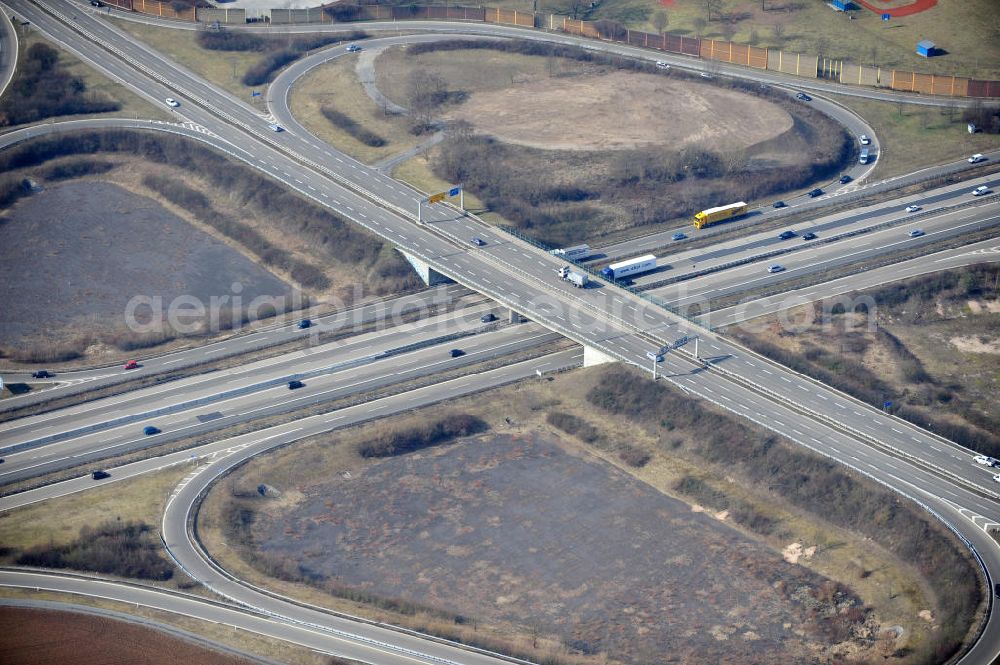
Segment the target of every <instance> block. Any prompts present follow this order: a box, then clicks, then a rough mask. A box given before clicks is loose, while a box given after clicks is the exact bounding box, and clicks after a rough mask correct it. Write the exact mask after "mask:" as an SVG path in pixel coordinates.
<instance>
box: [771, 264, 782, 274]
mask: <svg viewBox="0 0 1000 665" xmlns="http://www.w3.org/2000/svg"><path fill="white" fill-rule="evenodd" d="M784 269H785V266H783V265H779V264H777V263H775V264H774V265H773V266H768V267H767V271H768V272H769V273H776V272H781V271H782V270H784Z"/></svg>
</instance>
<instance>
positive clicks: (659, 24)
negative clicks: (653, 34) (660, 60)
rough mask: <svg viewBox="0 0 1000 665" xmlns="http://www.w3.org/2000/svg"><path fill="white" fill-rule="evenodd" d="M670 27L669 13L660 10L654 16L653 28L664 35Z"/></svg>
mask: <svg viewBox="0 0 1000 665" xmlns="http://www.w3.org/2000/svg"><path fill="white" fill-rule="evenodd" d="M668 25H670V17H668V16H667V12H665V11H663V10H662V9H660V10H658V11H657V12H655V13H654V14H653V27H654V28H656V31H657V32H658V33H660V34H661V35H662V34H663V31H664V30H666V29H667V26H668Z"/></svg>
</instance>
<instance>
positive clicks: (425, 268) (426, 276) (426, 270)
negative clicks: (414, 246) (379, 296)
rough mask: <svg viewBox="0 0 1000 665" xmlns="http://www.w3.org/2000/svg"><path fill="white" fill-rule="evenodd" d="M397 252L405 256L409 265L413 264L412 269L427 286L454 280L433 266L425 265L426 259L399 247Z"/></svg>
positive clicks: (448, 282)
mask: <svg viewBox="0 0 1000 665" xmlns="http://www.w3.org/2000/svg"><path fill="white" fill-rule="evenodd" d="M397 249H399V248H397ZM399 253H400V254H402V255H403V256H405V257H406V260H407V261H409V262H410V265H411V266H413V269H414V270H416V271H417V274H418V275H420V279H422V280H423V282H424V284H426V285H427V286H437V285H438V284H450V283H452V282H453V281H454V280H453V279H451V278H450V277H447V276H445V275H442V274H441V273H439V272H438V271H437V270H434V268H431V267H430V266H429V265H427V262H426V261H423V260H422V259H418V258H417V257H415V256H413V255H412V254H407V253H406V252H404V251H403V250H401V249H399Z"/></svg>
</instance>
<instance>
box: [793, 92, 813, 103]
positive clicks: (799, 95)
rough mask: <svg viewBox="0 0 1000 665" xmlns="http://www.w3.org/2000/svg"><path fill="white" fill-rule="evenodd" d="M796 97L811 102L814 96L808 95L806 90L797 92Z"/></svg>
mask: <svg viewBox="0 0 1000 665" xmlns="http://www.w3.org/2000/svg"><path fill="white" fill-rule="evenodd" d="M795 99H801V100H802V101H804V102H811V101H812V97H810V96H809V95H807V94H806V93H804V92H797V93H795Z"/></svg>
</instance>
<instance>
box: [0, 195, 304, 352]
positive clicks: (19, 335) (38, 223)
mask: <svg viewBox="0 0 1000 665" xmlns="http://www.w3.org/2000/svg"><path fill="white" fill-rule="evenodd" d="M290 292H291V287H290V286H289V285H288V284H286V283H285V282H283V281H282V280H280V279H278V278H277V277H275V276H274V275H272V274H271V273H270V272H269V271H267V270H265V269H264V268H262V267H260V266H259V265H257V264H256V263H254V262H253V261H251V260H250V259H248V258H247V257H245V256H243V255H242V254H240V253H239V252H238V251H236V250H235V249H233V248H232V247H230V246H228V245H227V244H225V243H223V242H221V241H219V240H217V239H215V238H213V237H212V236H210V235H208V234H207V233H205V232H203V231H201V230H199V229H197V228H195V227H194V226H192V225H191V224H189V223H188V222H187V221H185V220H183V219H181V218H180V217H178V216H176V215H174V214H173V213H171V212H170V211H168V210H167V209H165V208H164V207H162V206H161V205H160V204H158V203H157V202H156V201H153V200H152V199H149V198H146V197H144V196H138V195H136V194H134V193H133V192H129V191H126V190H125V189H123V188H122V187H119V186H116V185H113V184H110V183H104V182H95V181H76V182H68V183H64V184H59V185H54V186H52V187H51V188H50V189H47V190H46V191H44V192H40V193H38V194H35V195H34V196H32V197H30V198H27V199H25V200H22V201H21V202H19V203H18V205H16V206H15V207H14V208H13V209H12V210H10V211H9V212H8V214H7V216H6V218H5V219H4V220H3V222H2V223H0V300H2V301H3V307H0V341H2V342H4V343H6V344H17V343H19V342H21V341H22V340H32V339H33V338H37V337H38V336H45V337H47V338H48V339H52V338H53V337H54V336H58V335H59V333H60V332H61V331H66V332H73V331H77V332H79V331H86V332H90V333H97V332H109V331H111V330H117V329H120V328H123V327H124V325H125V315H126V306H127V305H128V303H129V301H130V299H132V298H133V297H136V296H144V297H148V298H159V299H160V301H159V302H161V303H162V309H163V312H164V313H166V311H167V308H168V307H169V306H170V305H171V302H172V301H173V299H174V298H176V297H179V296H184V297H188V298H192V299H193V300H194V301H197V302H200V303H202V304H204V306H205V307H206V308H207V307H209V306H210V304H211V302H212V299H213V298H222V297H227V298H228V299H229V300H225V301H222V302H223V303H226V302H230V301H231V299H232V298H233V297H238V298H241V299H242V300H241V302H244V303H250V302H251V301H253V299H254V298H257V297H260V296H264V297H274V298H279V297H282V296H285V295H287V294H289V293H290ZM149 311H150V310H149V308H148V307H144V308H141V309H139V310H138V311H137V314H138V315H140V316H142V315H148V313H149ZM184 321H185V322H188V321H190V319H185V320H184Z"/></svg>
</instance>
